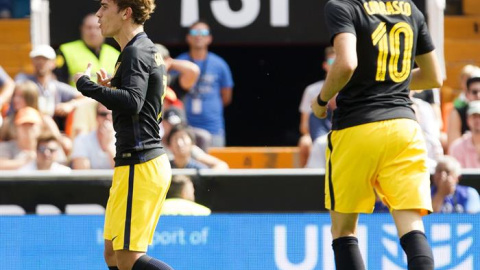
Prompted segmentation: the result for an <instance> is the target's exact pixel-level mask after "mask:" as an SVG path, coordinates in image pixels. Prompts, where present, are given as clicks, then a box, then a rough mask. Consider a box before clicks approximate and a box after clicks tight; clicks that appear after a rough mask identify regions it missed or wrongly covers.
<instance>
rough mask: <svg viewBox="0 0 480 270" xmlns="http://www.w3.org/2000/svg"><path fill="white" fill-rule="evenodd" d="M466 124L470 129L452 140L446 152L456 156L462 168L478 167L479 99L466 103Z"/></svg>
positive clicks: (479, 135)
mask: <svg viewBox="0 0 480 270" xmlns="http://www.w3.org/2000/svg"><path fill="white" fill-rule="evenodd" d="M479 79H480V78H479ZM479 85H480V84H479ZM467 125H468V128H469V130H470V131H468V132H466V133H465V134H463V135H462V137H460V138H458V139H456V140H455V141H453V142H452V144H451V145H450V148H449V149H448V153H449V154H450V155H451V156H453V157H454V158H456V159H457V160H458V161H459V162H460V164H461V166H462V167H463V168H477V169H478V168H480V150H479V149H480V100H476V101H472V102H470V103H468V110H467Z"/></svg>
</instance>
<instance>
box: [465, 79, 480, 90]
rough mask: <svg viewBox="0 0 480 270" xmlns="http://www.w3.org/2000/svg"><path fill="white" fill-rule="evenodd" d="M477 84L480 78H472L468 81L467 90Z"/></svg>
mask: <svg viewBox="0 0 480 270" xmlns="http://www.w3.org/2000/svg"><path fill="white" fill-rule="evenodd" d="M476 82H480V77H470V78H469V79H468V80H467V89H470V85H471V84H473V83H476Z"/></svg>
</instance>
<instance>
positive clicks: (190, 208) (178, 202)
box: [162, 175, 211, 216]
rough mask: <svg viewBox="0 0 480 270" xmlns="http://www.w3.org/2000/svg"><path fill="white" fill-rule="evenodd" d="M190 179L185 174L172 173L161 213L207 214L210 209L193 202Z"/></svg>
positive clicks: (192, 188)
mask: <svg viewBox="0 0 480 270" xmlns="http://www.w3.org/2000/svg"><path fill="white" fill-rule="evenodd" d="M194 193H195V189H194V187H193V183H192V179H191V178H190V177H188V176H186V175H174V176H173V177H172V182H171V183H170V189H169V190H168V193H167V199H166V200H165V202H164V203H163V208H162V216H163V215H180V216H208V215H210V214H211V210H210V209H209V208H207V207H205V206H203V205H201V204H198V203H196V202H195V194H194Z"/></svg>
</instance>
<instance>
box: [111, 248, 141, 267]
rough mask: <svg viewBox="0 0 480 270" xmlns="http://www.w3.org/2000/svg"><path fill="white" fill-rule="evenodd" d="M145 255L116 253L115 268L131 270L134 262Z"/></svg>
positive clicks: (125, 252) (127, 252) (124, 252)
mask: <svg viewBox="0 0 480 270" xmlns="http://www.w3.org/2000/svg"><path fill="white" fill-rule="evenodd" d="M144 254H145V253H137V252H129V251H117V252H116V258H117V266H118V269H120V270H130V269H132V268H133V265H134V264H135V261H136V260H137V259H138V258H140V257H141V256H142V255H144Z"/></svg>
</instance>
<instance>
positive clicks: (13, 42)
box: [0, 19, 33, 77]
mask: <svg viewBox="0 0 480 270" xmlns="http://www.w3.org/2000/svg"><path fill="white" fill-rule="evenodd" d="M0 33H2V36H3V37H4V38H3V39H2V42H1V44H0V65H1V66H2V67H3V68H4V69H5V71H6V72H7V73H8V74H9V75H10V76H12V77H14V76H15V75H17V73H19V72H27V73H31V72H32V71H33V67H32V65H31V62H30V57H29V53H30V51H31V48H32V46H31V43H30V19H2V20H0Z"/></svg>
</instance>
